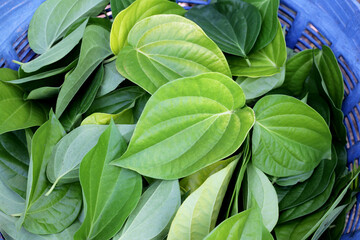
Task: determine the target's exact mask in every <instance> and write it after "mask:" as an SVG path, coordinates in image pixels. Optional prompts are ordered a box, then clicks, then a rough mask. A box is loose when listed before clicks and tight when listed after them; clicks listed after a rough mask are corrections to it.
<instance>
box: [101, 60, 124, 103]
mask: <svg viewBox="0 0 360 240" xmlns="http://www.w3.org/2000/svg"><path fill="white" fill-rule="evenodd" d="M124 80H125V78H124V77H123V76H121V75H120V74H119V72H118V71H117V70H116V61H115V60H114V61H112V62H109V63H107V64H104V81H103V82H102V84H101V86H100V88H99V91H98V93H97V95H96V96H97V97H101V96H104V95H105V94H108V93H109V92H111V91H113V90H115V89H116V88H117V86H119V85H120V83H122V82H123V81H124Z"/></svg>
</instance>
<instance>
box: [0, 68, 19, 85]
mask: <svg viewBox="0 0 360 240" xmlns="http://www.w3.org/2000/svg"><path fill="white" fill-rule="evenodd" d="M17 78H18V74H17V72H16V71H15V70H12V69H10V68H0V81H5V82H7V81H11V80H15V79H17Z"/></svg>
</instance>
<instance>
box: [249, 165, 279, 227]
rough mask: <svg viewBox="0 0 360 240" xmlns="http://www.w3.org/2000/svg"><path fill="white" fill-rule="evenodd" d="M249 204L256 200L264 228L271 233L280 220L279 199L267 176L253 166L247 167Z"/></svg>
mask: <svg viewBox="0 0 360 240" xmlns="http://www.w3.org/2000/svg"><path fill="white" fill-rule="evenodd" d="M246 173H247V183H248V184H247V189H248V192H247V202H248V203H250V202H251V198H254V200H255V201H256V203H257V205H258V206H259V208H260V210H261V216H262V219H263V224H264V226H265V227H266V228H267V229H268V230H269V232H271V231H272V230H273V228H274V227H275V225H276V223H277V221H278V218H279V206H278V198H277V195H276V191H275V188H274V186H273V185H272V184H271V182H270V181H269V179H268V178H267V176H266V175H265V174H264V173H263V172H262V171H260V170H259V169H258V168H256V167H255V166H253V165H252V164H248V166H247V170H246Z"/></svg>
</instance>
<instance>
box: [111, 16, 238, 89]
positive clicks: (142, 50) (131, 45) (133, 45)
mask: <svg viewBox="0 0 360 240" xmlns="http://www.w3.org/2000/svg"><path fill="white" fill-rule="evenodd" d="M127 39H128V43H127V44H128V46H126V47H124V48H123V49H122V50H121V51H120V53H119V55H118V58H117V60H116V67H117V70H118V71H119V72H120V73H121V75H123V76H124V77H126V78H127V79H129V80H131V81H133V82H134V83H136V84H137V85H139V86H140V87H142V88H144V89H145V90H146V91H148V92H149V93H151V94H152V93H154V92H155V91H156V90H157V89H158V88H159V87H160V86H162V85H163V84H165V83H167V82H169V81H172V80H175V79H178V78H182V77H192V76H195V75H198V74H201V73H207V72H220V73H223V74H225V75H227V76H229V77H230V76H231V73H230V69H229V66H228V63H227V61H226V59H225V57H224V55H223V53H222V52H221V50H220V48H219V47H218V46H217V45H216V44H215V43H214V42H213V41H212V40H211V39H210V38H209V37H208V36H206V34H205V33H204V32H203V30H202V29H201V28H200V27H199V26H197V25H196V24H195V23H194V22H192V21H190V20H188V19H186V18H184V17H181V16H177V15H156V16H151V17H148V18H146V19H143V20H142V21H140V22H138V23H137V24H136V25H135V26H134V27H133V28H132V29H131V31H130V32H129V35H128V38H127Z"/></svg>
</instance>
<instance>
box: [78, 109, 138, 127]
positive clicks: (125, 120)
mask: <svg viewBox="0 0 360 240" xmlns="http://www.w3.org/2000/svg"><path fill="white" fill-rule="evenodd" d="M111 120H113V121H114V122H115V123H116V124H134V122H135V120H134V114H133V109H132V108H128V109H125V110H123V111H122V112H120V113H117V114H108V113H93V114H91V115H90V116H88V117H86V118H85V119H84V120H83V121H82V122H81V125H88V124H100V125H108V124H110V122H111Z"/></svg>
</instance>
